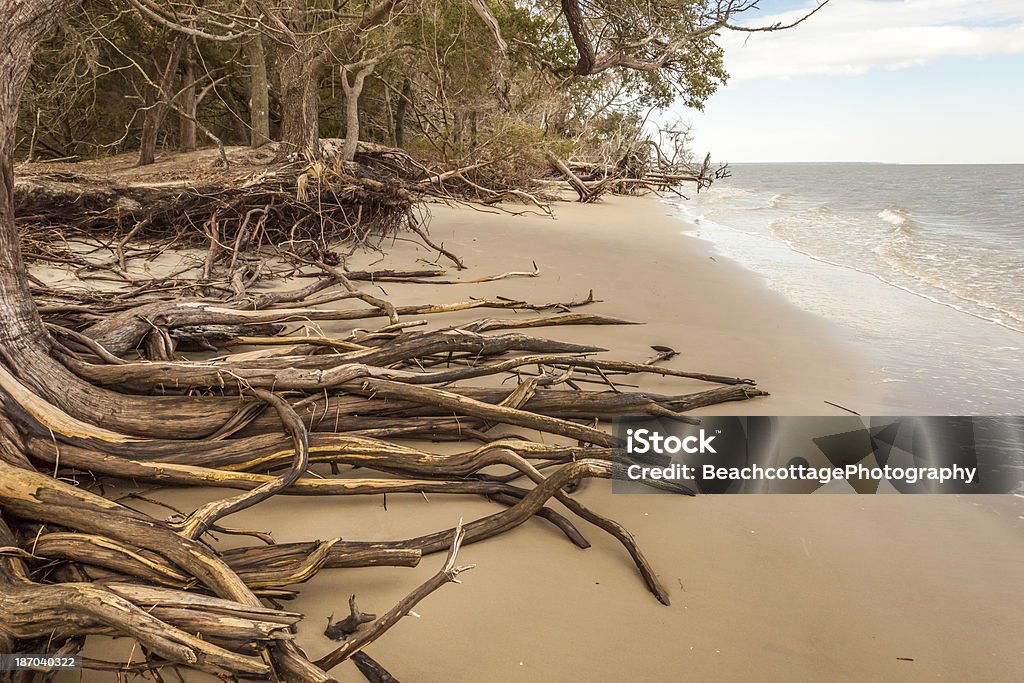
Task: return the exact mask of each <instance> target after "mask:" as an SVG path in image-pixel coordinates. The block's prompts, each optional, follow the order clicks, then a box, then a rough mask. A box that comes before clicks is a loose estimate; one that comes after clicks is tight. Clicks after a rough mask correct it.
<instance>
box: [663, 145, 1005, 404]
mask: <svg viewBox="0 0 1024 683" xmlns="http://www.w3.org/2000/svg"><path fill="white" fill-rule="evenodd" d="M670 201H671V203H673V204H674V205H675V206H676V207H678V209H679V211H680V212H681V214H682V216H683V217H684V218H686V219H687V220H688V221H689V222H691V223H692V226H693V227H691V228H690V229H689V230H688V231H687V232H690V233H692V234H695V235H697V236H699V237H701V238H704V239H708V240H710V241H712V242H714V243H715V245H716V246H717V247H718V248H719V249H720V250H721V251H722V252H723V253H724V254H725V255H726V256H729V257H732V258H734V259H735V260H738V261H739V262H740V263H742V264H743V265H745V266H746V267H748V268H750V269H751V270H753V271H755V272H756V273H758V274H760V275H761V276H762V277H763V278H764V280H765V282H766V283H767V284H768V285H769V286H770V287H772V288H774V289H776V290H778V291H781V292H782V293H783V294H785V295H786V296H787V297H789V298H790V299H791V300H792V301H793V302H794V303H796V304H797V305H799V306H801V307H802V308H805V309H807V310H810V311H812V312H814V313H816V314H819V315H822V316H824V317H826V318H829V319H830V320H832V321H834V322H836V323H837V324H838V325H839V326H840V329H841V331H842V333H843V335H844V337H846V338H848V339H849V340H850V341H851V342H853V343H854V344H855V345H857V346H858V347H859V350H860V351H862V352H863V353H865V354H866V355H867V356H868V357H870V358H871V359H873V360H874V361H875V365H876V366H877V367H876V368H875V370H874V375H873V378H872V379H874V380H876V381H877V382H878V383H879V384H881V385H891V386H886V387H883V391H882V393H883V394H884V396H885V400H886V407H888V408H891V409H895V410H903V411H905V412H914V413H928V412H932V413H949V414H1021V413H1024V165H948V166H947V165H889V164H741V165H736V166H733V167H732V177H731V178H727V179H724V180H721V181H719V182H717V183H716V184H715V185H714V186H713V187H712V188H711V189H710V190H708V191H706V192H702V193H700V194H699V195H696V194H691V195H690V197H689V199H687V200H670Z"/></svg>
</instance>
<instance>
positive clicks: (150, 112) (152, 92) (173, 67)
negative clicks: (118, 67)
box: [139, 36, 185, 166]
mask: <svg viewBox="0 0 1024 683" xmlns="http://www.w3.org/2000/svg"><path fill="white" fill-rule="evenodd" d="M184 46H185V41H184V38H183V37H181V36H179V37H178V38H177V39H175V41H174V44H173V45H172V46H171V53H170V55H168V57H167V65H166V66H165V67H164V73H163V75H162V76H161V77H160V82H159V83H158V84H156V85H157V87H156V88H155V89H154V88H153V87H152V86H150V88H149V90H148V92H147V95H146V104H147V105H148V108H147V109H146V115H145V117H144V118H143V120H142V138H141V140H140V141H139V166H146V165H148V164H151V163H153V162H154V161H156V143H157V139H158V138H159V136H160V128H161V127H163V123H164V119H165V118H166V117H167V109H168V107H167V101H168V100H169V99H170V97H171V95H173V92H171V88H172V87H174V78H175V76H176V75H177V72H178V62H179V61H180V60H181V53H182V50H183V49H184Z"/></svg>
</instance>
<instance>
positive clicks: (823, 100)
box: [673, 0, 1024, 163]
mask: <svg viewBox="0 0 1024 683" xmlns="http://www.w3.org/2000/svg"><path fill="white" fill-rule="evenodd" d="M815 4H816V3H814V2H812V1H811V0H808V1H796V0H776V1H774V2H773V1H772V0H762V2H761V11H760V12H759V13H756V15H755V14H753V13H752V14H751V15H750V16H749V18H747V19H745V21H744V23H748V24H762V23H774V22H775V21H777V20H782V21H785V20H787V19H789V20H791V19H792V18H793V16H795V14H796V13H799V11H800V9H801V8H811V7H813V6H814V5H815ZM722 40H723V44H724V45H725V47H726V67H727V69H728V70H729V72H730V73H731V74H732V79H731V80H730V82H729V83H728V84H727V85H726V86H725V87H724V88H722V89H721V90H720V91H719V92H718V93H717V94H715V95H714V96H713V97H712V98H711V99H710V100H709V101H708V102H707V104H706V106H705V110H704V112H694V111H690V110H686V109H683V108H681V107H679V108H678V109H676V110H675V111H674V112H673V113H674V114H678V115H680V116H681V117H682V118H683V119H685V120H690V121H691V122H692V123H693V126H694V134H695V144H694V147H695V151H696V152H697V153H698V154H699V155H701V156H703V154H704V153H705V152H707V151H710V152H711V153H712V156H713V157H714V158H716V159H718V160H721V161H733V162H742V161H883V162H896V163H1024V124H1022V123H1020V122H1021V121H1024V0H832V2H831V3H830V4H829V5H828V6H827V7H825V8H823V9H822V10H821V11H820V12H819V13H818V14H817V15H815V16H813V17H811V18H810V19H808V20H807V21H806V22H805V23H803V24H801V25H800V26H798V27H797V28H795V29H792V30H790V31H785V32H780V33H769V34H739V33H733V34H729V35H725V36H723V38H722Z"/></svg>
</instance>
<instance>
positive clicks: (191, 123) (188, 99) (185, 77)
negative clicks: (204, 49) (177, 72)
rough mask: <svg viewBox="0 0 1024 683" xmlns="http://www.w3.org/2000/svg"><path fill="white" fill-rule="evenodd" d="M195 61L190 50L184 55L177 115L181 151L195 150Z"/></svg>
mask: <svg viewBox="0 0 1024 683" xmlns="http://www.w3.org/2000/svg"><path fill="white" fill-rule="evenodd" d="M195 74H196V69H195V62H194V61H193V60H192V50H191V49H190V50H189V51H188V54H187V55H186V56H185V64H184V66H183V67H182V70H181V82H182V91H181V105H180V106H181V111H182V114H181V115H180V116H178V126H179V129H180V137H181V140H180V147H181V151H182V152H194V151H195V150H196V111H197V108H198V107H197V102H196V83H195V80H196V79H195Z"/></svg>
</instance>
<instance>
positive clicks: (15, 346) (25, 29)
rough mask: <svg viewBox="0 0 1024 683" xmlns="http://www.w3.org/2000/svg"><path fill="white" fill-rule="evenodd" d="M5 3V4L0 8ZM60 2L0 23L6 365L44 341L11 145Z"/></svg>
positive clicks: (46, 2)
mask: <svg viewBox="0 0 1024 683" xmlns="http://www.w3.org/2000/svg"><path fill="white" fill-rule="evenodd" d="M5 4H6V3H5ZM62 4H64V3H63V2H62V1H61V0H38V1H36V2H21V3H13V6H11V7H6V8H4V9H5V10H6V11H4V12H3V13H2V14H3V18H4V20H3V21H2V22H0V41H2V44H3V48H2V49H0V356H2V360H3V361H4V363H5V364H8V365H9V366H10V365H11V364H13V363H15V362H16V357H17V356H18V355H20V354H22V353H24V352H27V351H35V352H38V351H37V350H38V349H40V348H46V346H47V339H48V336H47V334H46V332H45V331H44V330H43V326H42V322H41V321H40V319H39V315H38V313H37V312H36V307H35V302H33V300H32V296H31V294H30V293H29V289H28V278H27V275H26V271H25V264H24V262H23V261H22V258H21V249H20V245H19V242H18V232H17V230H16V229H15V226H14V167H13V158H14V143H15V135H16V130H17V124H18V103H19V100H20V98H21V90H22V87H23V86H24V84H25V79H26V78H27V76H28V72H29V69H30V68H31V65H32V59H33V56H34V54H35V50H36V47H37V46H38V44H39V41H40V40H41V39H42V37H43V36H44V35H45V34H46V33H47V32H48V31H49V30H50V29H51V28H52V27H53V25H54V23H55V17H54V14H55V12H56V11H57V9H58V8H59V7H60V6H61V5H62Z"/></svg>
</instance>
